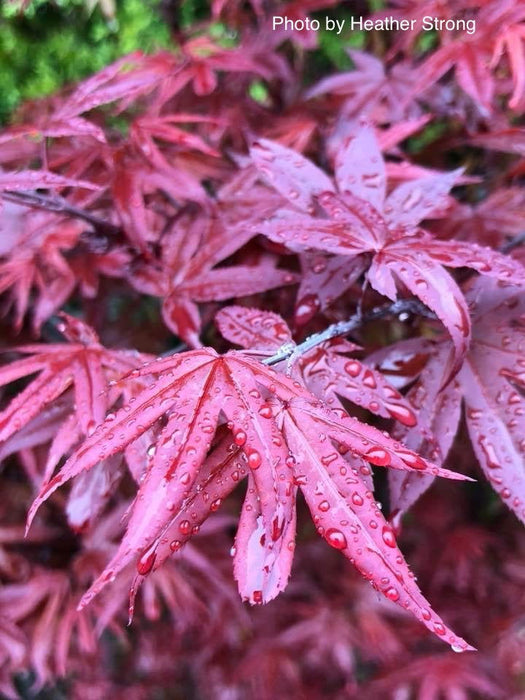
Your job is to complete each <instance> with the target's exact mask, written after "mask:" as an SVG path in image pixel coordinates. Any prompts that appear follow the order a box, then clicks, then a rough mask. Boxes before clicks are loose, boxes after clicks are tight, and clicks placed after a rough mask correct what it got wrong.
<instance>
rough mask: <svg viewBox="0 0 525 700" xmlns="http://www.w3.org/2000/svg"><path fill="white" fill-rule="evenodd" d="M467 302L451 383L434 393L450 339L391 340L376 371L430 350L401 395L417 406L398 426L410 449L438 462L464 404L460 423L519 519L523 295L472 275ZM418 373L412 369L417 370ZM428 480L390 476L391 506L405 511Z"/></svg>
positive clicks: (523, 483)
mask: <svg viewBox="0 0 525 700" xmlns="http://www.w3.org/2000/svg"><path fill="white" fill-rule="evenodd" d="M469 296H470V298H471V299H472V300H473V303H474V312H473V336H472V343H471V346H470V349H469V352H468V354H467V355H466V357H465V362H464V364H463V366H462V368H461V370H460V371H459V373H458V374H457V376H456V377H455V379H454V381H453V382H452V383H451V384H450V385H449V386H447V387H446V388H445V389H444V390H443V391H440V386H441V384H442V378H443V363H444V362H446V356H447V354H448V353H450V351H451V348H450V344H449V343H440V344H438V345H437V346H433V345H432V344H429V343H428V341H427V342H426V343H424V344H421V343H420V342H409V343H406V344H405V347H404V346H403V343H401V344H399V345H398V347H397V349H396V347H395V346H394V350H393V354H392V357H391V358H390V359H387V360H386V363H382V362H380V366H381V367H382V369H383V371H384V372H385V373H386V374H387V376H388V375H389V369H388V368H395V367H396V365H398V366H400V367H402V366H403V364H405V365H406V364H407V360H409V359H410V357H414V356H415V355H417V354H420V355H423V356H429V359H428V362H427V363H426V365H425V366H424V369H423V370H422V371H421V373H420V374H419V380H418V382H417V384H416V385H415V386H414V388H412V389H411V390H410V392H409V394H408V396H409V398H410V399H411V401H412V404H413V405H414V406H415V407H416V409H418V425H417V427H415V428H411V429H410V430H408V431H406V430H399V432H398V436H399V437H400V438H401V439H403V441H404V442H405V443H406V444H407V445H408V446H410V447H411V448H412V449H417V450H418V451H423V453H424V454H430V455H432V458H433V459H435V460H436V461H438V462H441V461H444V460H445V459H446V457H447V454H448V452H449V450H450V448H451V446H452V441H453V439H454V436H455V434H456V432H457V430H458V427H459V421H460V418H461V405H462V403H463V404H464V406H465V418H466V423H467V429H468V432H469V435H470V439H471V442H472V448H473V450H474V452H475V454H476V457H477V458H478V462H479V464H480V466H481V468H482V470H483V472H484V474H485V476H486V478H487V479H488V480H489V482H490V483H491V485H492V487H493V488H494V489H495V490H496V492H497V493H498V494H499V495H500V497H501V499H502V500H503V502H504V503H506V504H507V505H508V507H509V508H510V509H511V510H513V511H514V513H515V514H516V516H517V517H518V518H519V519H520V520H522V521H523V522H525V471H524V468H523V454H524V449H525V442H524V439H523V438H524V435H525V419H524V416H525V401H524V399H523V388H524V387H525V359H524V353H523V350H524V348H525V326H524V324H523V313H524V310H525V298H524V295H523V294H519V293H516V290H515V289H514V288H513V287H511V286H503V285H501V284H497V283H495V282H494V281H493V280H487V279H486V278H485V279H483V281H481V280H480V281H479V282H478V283H477V284H476V285H474V287H473V289H472V290H471V292H470V295H469ZM416 376H417V375H416ZM430 483H431V479H430V480H429V479H426V478H425V477H423V478H422V479H408V480H406V479H396V478H395V477H393V478H392V481H391V487H392V507H393V508H398V509H399V510H401V511H405V510H407V508H409V507H410V506H411V505H412V503H413V502H414V501H415V500H416V499H417V498H418V496H419V495H420V494H421V493H422V492H423V491H424V490H426V488H428V486H429V484H430Z"/></svg>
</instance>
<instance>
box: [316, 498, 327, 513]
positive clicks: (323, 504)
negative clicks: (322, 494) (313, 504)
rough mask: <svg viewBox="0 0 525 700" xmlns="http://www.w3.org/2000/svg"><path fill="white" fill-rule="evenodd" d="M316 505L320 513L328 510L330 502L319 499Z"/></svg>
mask: <svg viewBox="0 0 525 700" xmlns="http://www.w3.org/2000/svg"><path fill="white" fill-rule="evenodd" d="M317 507H318V508H319V510H320V511H321V512H322V513H326V511H328V510H330V504H329V503H328V501H321V503H319V505H318V506H317Z"/></svg>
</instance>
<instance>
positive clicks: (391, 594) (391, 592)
mask: <svg viewBox="0 0 525 700" xmlns="http://www.w3.org/2000/svg"><path fill="white" fill-rule="evenodd" d="M385 596H386V597H387V598H388V600H392V601H393V602H394V603H395V602H396V600H399V591H398V590H397V588H394V587H393V586H390V588H387V589H386V591H385Z"/></svg>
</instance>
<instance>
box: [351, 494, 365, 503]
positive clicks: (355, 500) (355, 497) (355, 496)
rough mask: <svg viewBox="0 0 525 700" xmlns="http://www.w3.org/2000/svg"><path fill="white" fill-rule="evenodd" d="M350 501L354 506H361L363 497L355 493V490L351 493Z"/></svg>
mask: <svg viewBox="0 0 525 700" xmlns="http://www.w3.org/2000/svg"><path fill="white" fill-rule="evenodd" d="M352 503H353V504H354V506H362V505H363V503H364V501H363V499H362V498H361V496H360V495H359V494H358V493H357V491H354V493H353V494H352Z"/></svg>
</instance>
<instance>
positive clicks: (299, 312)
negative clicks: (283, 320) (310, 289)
mask: <svg viewBox="0 0 525 700" xmlns="http://www.w3.org/2000/svg"><path fill="white" fill-rule="evenodd" d="M320 306H321V302H320V300H319V297H318V296H317V294H307V295H306V296H304V297H303V298H302V299H300V300H299V301H298V303H297V307H296V309H295V314H294V320H295V323H296V324H297V325H298V326H304V325H305V324H306V323H308V321H310V320H311V319H312V318H313V317H314V316H315V314H316V313H317V311H318V310H319V308H320Z"/></svg>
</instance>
